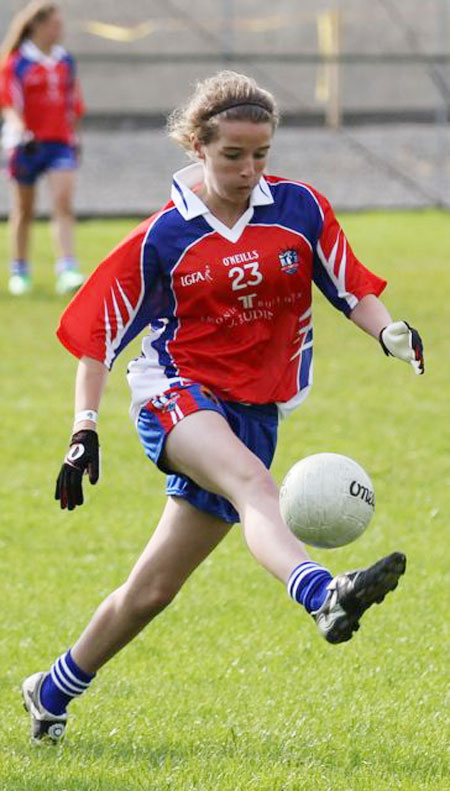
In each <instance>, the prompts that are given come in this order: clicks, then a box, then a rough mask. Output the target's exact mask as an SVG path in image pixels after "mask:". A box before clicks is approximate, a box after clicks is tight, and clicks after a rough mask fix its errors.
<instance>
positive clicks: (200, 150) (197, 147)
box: [191, 132, 205, 159]
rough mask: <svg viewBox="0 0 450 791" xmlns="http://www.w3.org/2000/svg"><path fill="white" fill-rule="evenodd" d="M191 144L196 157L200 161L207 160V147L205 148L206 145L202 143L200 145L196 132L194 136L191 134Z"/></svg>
mask: <svg viewBox="0 0 450 791" xmlns="http://www.w3.org/2000/svg"><path fill="white" fill-rule="evenodd" d="M191 144H192V150H193V152H194V154H195V156H196V157H198V159H204V158H205V153H204V148H205V147H204V145H203V144H202V143H200V141H199V139H198V137H197V135H196V134H195V132H192V134H191Z"/></svg>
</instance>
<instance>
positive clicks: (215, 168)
mask: <svg viewBox="0 0 450 791" xmlns="http://www.w3.org/2000/svg"><path fill="white" fill-rule="evenodd" d="M272 137H273V129H272V125H271V124H269V123H254V122H252V121H219V134H218V137H217V138H216V139H215V140H213V141H212V142H211V143H208V144H207V145H198V146H197V147H196V151H197V154H198V155H199V157H200V159H202V160H203V164H204V168H205V187H206V190H207V192H208V193H210V194H211V193H212V194H214V195H215V196H216V197H218V198H220V199H222V200H224V201H226V202H229V203H233V204H236V205H243V204H246V203H247V202H248V199H249V197H250V193H251V191H252V189H253V188H254V187H255V186H256V185H257V183H258V181H259V179H260V178H261V175H262V173H263V170H264V168H265V165H266V162H267V156H268V154H269V150H270V145H271V142H272Z"/></svg>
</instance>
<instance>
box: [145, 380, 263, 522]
mask: <svg viewBox="0 0 450 791" xmlns="http://www.w3.org/2000/svg"><path fill="white" fill-rule="evenodd" d="M202 409H210V410H213V411H214V412H218V413H219V414H220V415H222V416H223V417H224V418H225V420H227V422H228V424H229V425H230V427H231V429H232V431H233V432H234V433H235V434H236V436H238V437H239V439H240V440H241V441H242V442H243V443H244V445H246V446H247V448H249V449H250V450H251V451H252V452H253V453H254V454H255V455H256V456H258V458H259V459H261V461H262V462H263V464H265V466H266V467H267V468H269V467H270V465H271V463H272V459H273V456H274V453H275V448H276V443H277V429H278V410H277V407H276V406H275V404H267V405H252V404H241V403H238V402H236V401H222V400H220V399H218V398H217V397H216V396H215V395H214V394H213V393H211V391H210V390H208V388H206V387H203V386H202V385H198V384H193V385H184V386H176V387H173V388H171V389H170V390H167V391H166V392H165V393H164V394H163V395H161V396H158V397H157V398H154V399H152V400H151V401H149V402H148V404H146V406H145V407H143V408H142V409H141V411H140V413H139V417H138V420H137V429H138V433H139V438H140V440H141V442H142V445H143V447H144V450H145V453H146V455H147V456H148V457H149V458H150V459H151V460H152V461H154V462H155V464H156V465H157V467H159V469H160V470H162V471H163V472H166V473H168V476H167V484H166V493H167V494H171V495H175V496H177V497H183V498H184V499H185V500H188V502H189V503H191V505H194V506H195V507H196V508H198V509H199V510H200V511H206V512H207V513H210V514H214V515H215V516H219V517H220V518H221V519H224V520H225V521H226V522H229V523H231V524H233V522H239V514H238V513H237V511H236V510H235V509H234V508H233V506H232V505H231V503H230V502H229V501H228V500H226V499H225V498H224V497H220V496H219V495H216V494H211V492H208V491H206V490H205V489H201V488H200V486H197V484H196V483H194V482H193V481H191V479H190V478H187V477H185V476H184V475H177V474H174V473H172V472H171V471H170V470H167V469H165V468H164V466H163V464H162V462H161V454H162V452H163V449H164V443H165V441H166V437H167V436H168V434H169V433H170V431H171V429H172V428H173V427H174V426H175V425H176V424H177V423H178V422H179V421H180V420H182V419H183V418H184V417H187V415H190V414H192V413H193V412H198V411H200V410H202Z"/></svg>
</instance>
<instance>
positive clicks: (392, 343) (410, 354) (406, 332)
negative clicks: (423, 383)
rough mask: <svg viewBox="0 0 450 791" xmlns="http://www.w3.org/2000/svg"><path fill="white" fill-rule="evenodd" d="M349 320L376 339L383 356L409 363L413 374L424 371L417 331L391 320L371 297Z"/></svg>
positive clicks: (372, 296) (376, 300)
mask: <svg viewBox="0 0 450 791" xmlns="http://www.w3.org/2000/svg"><path fill="white" fill-rule="evenodd" d="M349 318H350V319H351V320H352V321H353V322H354V324H356V326H357V327H360V328H361V329H362V330H364V331H365V332H367V333H369V335H372V336H373V337H374V338H377V339H378V340H379V341H380V344H381V347H382V349H383V351H384V353H385V354H387V355H389V356H392V357H397V358H398V359H399V360H403V361H404V362H406V363H410V364H411V365H412V367H413V368H414V372H415V373H416V374H419V375H420V374H423V373H424V372H425V363H424V357H423V343H422V339H421V337H420V335H419V333H418V331H417V330H416V329H414V327H411V326H410V325H409V324H408V322H407V321H392V318H391V316H390V313H389V311H388V310H387V308H386V307H385V305H383V303H382V302H381V300H379V299H378V297H376V296H375V295H374V294H367V295H366V296H365V297H363V298H362V299H361V300H360V301H359V302H358V304H357V305H356V307H355V308H354V309H353V310H352V312H351V313H350V315H349Z"/></svg>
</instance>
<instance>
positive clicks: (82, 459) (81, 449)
mask: <svg viewBox="0 0 450 791" xmlns="http://www.w3.org/2000/svg"><path fill="white" fill-rule="evenodd" d="M85 474H88V475H89V482H90V483H97V481H98V479H99V475H100V445H99V442H98V434H97V432H96V431H92V429H83V430H82V431H77V432H76V433H75V434H73V436H72V439H71V440H70V447H69V452H68V453H67V455H66V457H65V459H64V463H63V465H62V467H61V470H60V473H59V475H58V480H57V481H56V491H55V500H59V501H60V503H61V508H68V509H69V511H73V509H74V508H75V507H76V506H77V505H83V487H82V485H81V479H82V477H83V475H85Z"/></svg>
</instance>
